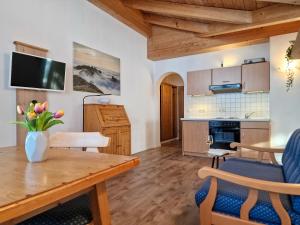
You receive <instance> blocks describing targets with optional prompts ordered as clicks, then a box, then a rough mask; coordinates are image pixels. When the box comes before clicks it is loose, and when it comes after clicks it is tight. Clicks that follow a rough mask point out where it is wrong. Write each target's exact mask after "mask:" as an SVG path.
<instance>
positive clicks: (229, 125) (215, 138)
mask: <svg viewBox="0 0 300 225" xmlns="http://www.w3.org/2000/svg"><path fill="white" fill-rule="evenodd" d="M232 118H234V117H232ZM224 119H225V118H224ZM226 119H228V120H226ZM226 119H225V120H210V121H209V140H210V143H211V145H210V148H215V149H226V150H233V149H231V148H230V143H232V142H240V121H235V120H230V119H229V118H226ZM234 150H236V149H234Z"/></svg>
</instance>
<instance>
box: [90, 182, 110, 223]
mask: <svg viewBox="0 0 300 225" xmlns="http://www.w3.org/2000/svg"><path fill="white" fill-rule="evenodd" d="M90 203H91V211H92V215H93V224H94V225H111V216H110V211H109V206H108V197H107V191H106V186H105V182H102V183H99V184H96V185H95V187H94V189H93V190H92V191H91V193H90Z"/></svg>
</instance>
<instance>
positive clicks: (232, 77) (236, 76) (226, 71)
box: [212, 66, 242, 85]
mask: <svg viewBox="0 0 300 225" xmlns="http://www.w3.org/2000/svg"><path fill="white" fill-rule="evenodd" d="M241 70H242V69H241V66H233V67H222V68H217V69H213V70H212V84H213V85H223V84H238V83H241Z"/></svg>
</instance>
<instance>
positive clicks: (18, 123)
mask: <svg viewBox="0 0 300 225" xmlns="http://www.w3.org/2000/svg"><path fill="white" fill-rule="evenodd" d="M10 123H11V124H16V125H21V126H22V127H24V128H26V129H28V130H29V127H28V126H27V123H26V122H25V121H15V122H10Z"/></svg>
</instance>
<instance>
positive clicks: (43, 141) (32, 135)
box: [25, 131, 48, 162]
mask: <svg viewBox="0 0 300 225" xmlns="http://www.w3.org/2000/svg"><path fill="white" fill-rule="evenodd" d="M47 149H48V133H47V132H45V131H32V132H28V133H27V136H26V141H25V150H26V156H27V159H28V161H29V162H41V161H44V160H46V157H47Z"/></svg>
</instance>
